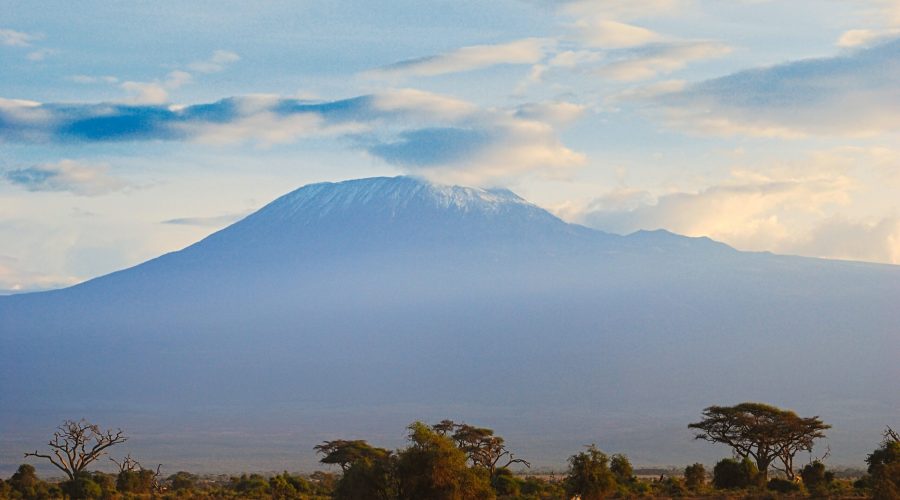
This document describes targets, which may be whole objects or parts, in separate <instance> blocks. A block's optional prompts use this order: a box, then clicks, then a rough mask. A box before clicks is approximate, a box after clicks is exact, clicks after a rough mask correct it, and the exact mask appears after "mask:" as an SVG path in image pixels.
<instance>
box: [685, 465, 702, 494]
mask: <svg viewBox="0 0 900 500" xmlns="http://www.w3.org/2000/svg"><path fill="white" fill-rule="evenodd" d="M705 482H706V468H704V467H703V464H699V463H697V464H694V465H688V466H687V467H685V469H684V485H685V486H687V487H688V489H691V490H695V491H696V490H698V489H700V488H701V487H702V486H703V484H704V483H705Z"/></svg>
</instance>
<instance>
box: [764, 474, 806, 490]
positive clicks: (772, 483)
mask: <svg viewBox="0 0 900 500" xmlns="http://www.w3.org/2000/svg"><path fill="white" fill-rule="evenodd" d="M766 488H768V489H770V490H772V491H777V492H778V493H793V492H795V491H800V485H799V484H797V483H795V482H793V481H791V480H788V479H782V478H780V477H776V478H772V479H770V480H769V484H767V485H766Z"/></svg>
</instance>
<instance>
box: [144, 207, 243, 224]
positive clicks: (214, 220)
mask: <svg viewBox="0 0 900 500" xmlns="http://www.w3.org/2000/svg"><path fill="white" fill-rule="evenodd" d="M250 213H251V211H249V210H248V211H244V212H237V213H230V214H222V215H212V216H207V217H179V218H177V219H168V220H164V221H162V222H161V223H162V224H171V225H175V226H200V227H224V226H227V225H229V224H231V223H233V222H237V221H239V220H241V219H243V218H244V217H246V216H248V215H250Z"/></svg>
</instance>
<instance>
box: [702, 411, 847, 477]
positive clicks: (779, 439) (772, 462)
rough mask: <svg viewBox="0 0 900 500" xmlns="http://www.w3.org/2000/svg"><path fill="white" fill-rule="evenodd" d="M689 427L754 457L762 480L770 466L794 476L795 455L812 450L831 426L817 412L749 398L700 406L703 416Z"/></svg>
mask: <svg viewBox="0 0 900 500" xmlns="http://www.w3.org/2000/svg"><path fill="white" fill-rule="evenodd" d="M688 427H689V428H691V429H697V430H698V431H700V432H698V433H697V434H696V435H695V438H696V439H703V440H706V441H710V442H713V443H723V444H726V445H728V446H730V447H731V448H732V450H734V453H735V454H737V455H738V456H740V457H742V458H751V459H753V460H754V461H755V462H756V466H757V468H758V469H759V472H760V474H761V475H762V478H763V480H765V479H766V478H767V474H768V470H769V468H770V467H773V468H776V469H779V470H781V471H782V472H784V473H785V474H786V475H787V476H788V478H791V479H793V478H794V464H793V461H794V455H796V454H797V452H799V451H810V450H812V447H813V442H814V441H815V440H816V439H819V438H822V437H825V433H824V431H825V430H827V429H830V428H831V426H830V425H827V424H825V423H824V422H822V420H820V419H819V417H818V416H815V417H808V418H807V417H800V416H798V415H797V414H796V413H794V412H793V411H790V410H783V409H781V408H778V407H775V406H772V405H768V404H764V403H751V402H748V403H741V404H739V405H736V406H710V407H708V408H706V409H704V410H703V420H701V421H699V422H695V423H692V424H689V425H688ZM776 461H777V462H776ZM778 462H780V464H781V467H778V466H777V463H778Z"/></svg>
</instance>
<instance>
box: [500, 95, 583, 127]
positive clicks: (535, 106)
mask: <svg viewBox="0 0 900 500" xmlns="http://www.w3.org/2000/svg"><path fill="white" fill-rule="evenodd" d="M584 112H585V107H584V106H582V105H580V104H574V103H571V102H565V101H546V102H537V103H529V104H523V105H521V106H519V107H518V109H517V110H516V116H517V117H519V118H525V119H529V120H537V121H541V122H546V123H552V124H554V125H567V124H569V123H572V122H574V121H575V120H577V119H579V118H581V117H582V116H583V115H584Z"/></svg>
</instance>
